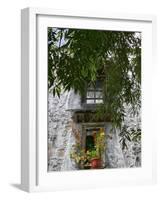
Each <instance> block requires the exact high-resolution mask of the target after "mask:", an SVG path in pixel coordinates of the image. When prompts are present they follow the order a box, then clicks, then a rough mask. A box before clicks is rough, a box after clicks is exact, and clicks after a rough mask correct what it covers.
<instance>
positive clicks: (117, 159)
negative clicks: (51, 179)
mask: <svg viewBox="0 0 161 200" xmlns="http://www.w3.org/2000/svg"><path fill="white" fill-rule="evenodd" d="M71 109H81V98H80V96H79V95H78V94H75V93H74V91H73V90H71V91H70V92H65V93H63V94H61V95H60V99H59V98H58V97H53V95H52V94H51V93H49V97H48V139H49V143H48V151H49V155H48V156H49V157H48V158H49V160H48V170H49V171H68V170H75V169H77V168H76V166H75V163H73V161H72V160H71V159H70V153H71V150H72V146H73V144H74V143H75V138H74V136H73V134H72V126H71V122H72V115H73V113H72V111H71ZM125 123H128V124H130V125H131V126H134V127H136V126H138V124H139V126H140V124H141V122H140V119H138V118H136V119H135V118H133V117H132V116H131V115H130V112H129V111H128V110H127V117H126V120H125ZM106 137H107V148H106V166H107V167H108V168H122V167H135V166H137V167H139V166H140V165H141V145H140V144H136V143H130V142H129V143H128V147H129V149H128V150H124V151H122V147H121V145H120V143H119V140H120V138H119V132H118V130H115V131H113V132H111V124H110V123H106Z"/></svg>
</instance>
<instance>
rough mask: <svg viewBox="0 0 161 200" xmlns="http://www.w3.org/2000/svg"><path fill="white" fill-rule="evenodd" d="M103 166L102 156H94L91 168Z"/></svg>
mask: <svg viewBox="0 0 161 200" xmlns="http://www.w3.org/2000/svg"><path fill="white" fill-rule="evenodd" d="M101 166H102V161H101V159H100V158H94V159H92V160H91V169H100V168H101Z"/></svg>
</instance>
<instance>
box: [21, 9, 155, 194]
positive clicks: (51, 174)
mask: <svg viewBox="0 0 161 200" xmlns="http://www.w3.org/2000/svg"><path fill="white" fill-rule="evenodd" d="M21 30H22V34H21V35H22V37H21V44H22V56H21V57H22V59H21V61H22V62H21V64H22V71H21V78H22V88H21V93H22V95H21V96H22V99H21V102H22V104H21V111H22V115H21V118H22V122H21V132H22V140H21V146H22V149H21V151H22V154H21V160H22V161H21V165H22V166H21V186H22V189H24V190H26V191H29V192H32V191H53V190H62V189H75V188H89V187H91V188H96V187H107V186H111V185H119V184H125V185H126V184H128V185H129V184H133V185H135V184H148V183H154V182H155V180H156V170H155V149H154V143H155V133H153V120H154V119H153V117H152V114H151V113H152V102H151V95H152V84H151V80H152V79H153V77H152V70H153V67H155V17H154V16H137V15H123V14H110V13H102V12H101V13H100V12H97V13H86V12H72V11H60V10H52V9H39V8H26V9H23V10H22V20H21ZM152 135H153V136H152ZM87 177H88V178H87Z"/></svg>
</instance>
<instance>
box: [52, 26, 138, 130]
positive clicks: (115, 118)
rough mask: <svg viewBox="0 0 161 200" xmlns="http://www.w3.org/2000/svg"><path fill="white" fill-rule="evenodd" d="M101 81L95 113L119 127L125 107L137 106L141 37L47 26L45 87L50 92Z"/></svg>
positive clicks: (78, 89) (77, 88)
mask: <svg viewBox="0 0 161 200" xmlns="http://www.w3.org/2000/svg"><path fill="white" fill-rule="evenodd" d="M98 77H99V78H101V79H102V80H103V93H104V104H101V105H100V106H98V108H97V110H98V111H97V114H98V115H102V116H104V118H107V116H110V118H111V120H112V122H113V125H115V126H117V127H121V124H122V121H123V120H124V114H125V106H126V105H130V106H131V109H132V112H133V114H137V112H138V111H139V109H140V106H141V102H140V95H141V89H140V86H141V36H140V33H135V32H124V31H98V30H80V29H79V30H78V29H63V28H48V87H49V88H52V90H53V95H58V96H59V95H60V93H61V91H62V89H63V90H68V91H69V90H70V89H74V90H75V92H79V93H80V94H81V95H84V92H85V87H86V84H87V83H90V82H93V83H94V82H95V80H96V79H97V78H98Z"/></svg>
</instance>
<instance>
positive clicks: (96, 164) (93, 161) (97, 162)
mask: <svg viewBox="0 0 161 200" xmlns="http://www.w3.org/2000/svg"><path fill="white" fill-rule="evenodd" d="M87 156H88V157H89V160H90V166H91V169H99V168H101V166H102V161H101V158H100V155H99V152H98V151H97V150H96V149H94V150H91V151H87Z"/></svg>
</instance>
